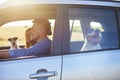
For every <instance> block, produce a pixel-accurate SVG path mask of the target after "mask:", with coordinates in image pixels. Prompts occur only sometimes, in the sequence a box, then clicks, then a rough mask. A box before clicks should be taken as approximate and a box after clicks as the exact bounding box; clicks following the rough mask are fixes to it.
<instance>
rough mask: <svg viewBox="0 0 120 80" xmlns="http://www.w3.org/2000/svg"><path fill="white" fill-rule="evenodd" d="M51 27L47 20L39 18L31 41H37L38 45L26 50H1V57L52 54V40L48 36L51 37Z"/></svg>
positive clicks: (36, 20) (35, 22)
mask: <svg viewBox="0 0 120 80" xmlns="http://www.w3.org/2000/svg"><path fill="white" fill-rule="evenodd" d="M51 34H52V32H51V26H50V23H49V21H48V20H47V19H44V18H37V19H35V20H34V21H33V26H32V34H31V40H35V41H37V42H36V44H34V45H33V46H31V47H30V48H26V49H17V50H8V51H6V50H1V51H0V57H2V58H14V57H23V56H41V55H47V54H50V50H51V40H50V39H48V37H47V35H51Z"/></svg>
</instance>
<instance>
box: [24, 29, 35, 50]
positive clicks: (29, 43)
mask: <svg viewBox="0 0 120 80" xmlns="http://www.w3.org/2000/svg"><path fill="white" fill-rule="evenodd" d="M25 40H26V48H28V47H30V46H32V45H34V44H35V43H36V41H33V40H31V28H28V29H27V30H26V31H25Z"/></svg>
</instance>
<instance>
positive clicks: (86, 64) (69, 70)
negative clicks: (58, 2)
mask: <svg viewBox="0 0 120 80" xmlns="http://www.w3.org/2000/svg"><path fill="white" fill-rule="evenodd" d="M119 51H120V50H111V51H100V52H86V53H81V54H72V55H64V56H63V74H62V75H63V77H62V80H119V79H120V76H119V74H120V58H119V56H120V53H119ZM70 75H71V76H70ZM68 76H69V77H68Z"/></svg>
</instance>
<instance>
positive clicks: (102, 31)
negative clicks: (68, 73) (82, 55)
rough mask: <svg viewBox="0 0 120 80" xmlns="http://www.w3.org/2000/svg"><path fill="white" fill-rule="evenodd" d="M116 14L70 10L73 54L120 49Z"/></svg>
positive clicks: (112, 12)
mask: <svg viewBox="0 0 120 80" xmlns="http://www.w3.org/2000/svg"><path fill="white" fill-rule="evenodd" d="M116 22H117V21H116V17H115V12H114V11H113V10H103V9H79V8H69V26H70V31H71V40H70V50H71V52H79V51H91V50H101V49H114V48H118V28H117V23H116Z"/></svg>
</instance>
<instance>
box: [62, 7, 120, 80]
mask: <svg viewBox="0 0 120 80" xmlns="http://www.w3.org/2000/svg"><path fill="white" fill-rule="evenodd" d="M65 9H66V10H65V11H66V13H65V14H66V17H68V18H65V23H66V24H65V28H66V29H64V30H66V31H64V34H65V37H64V41H66V43H67V44H68V45H66V44H65V45H64V46H63V47H64V49H65V50H63V53H64V55H63V74H62V75H63V76H62V80H119V79H120V76H119V74H120V58H119V57H120V50H119V26H120V25H118V24H119V21H118V18H120V13H119V14H118V10H116V9H115V8H110V7H109V8H106V7H100V6H99V7H97V6H94V7H92V6H84V7H83V6H74V5H71V6H67V7H66V8H65ZM67 11H68V12H67ZM67 15H68V16H67ZM118 15H119V16H118ZM91 29H99V30H100V32H101V35H102V39H101V42H100V43H98V44H99V45H100V48H97V47H95V48H94V46H95V45H91V43H90V42H89V47H88V45H87V44H88V43H86V40H87V39H86V38H87V37H86V35H87V33H88V32H89V30H91ZM83 45H87V48H86V49H88V48H90V49H88V50H84V51H81V49H82V47H83ZM65 47H66V48H67V49H66V48H65Z"/></svg>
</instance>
